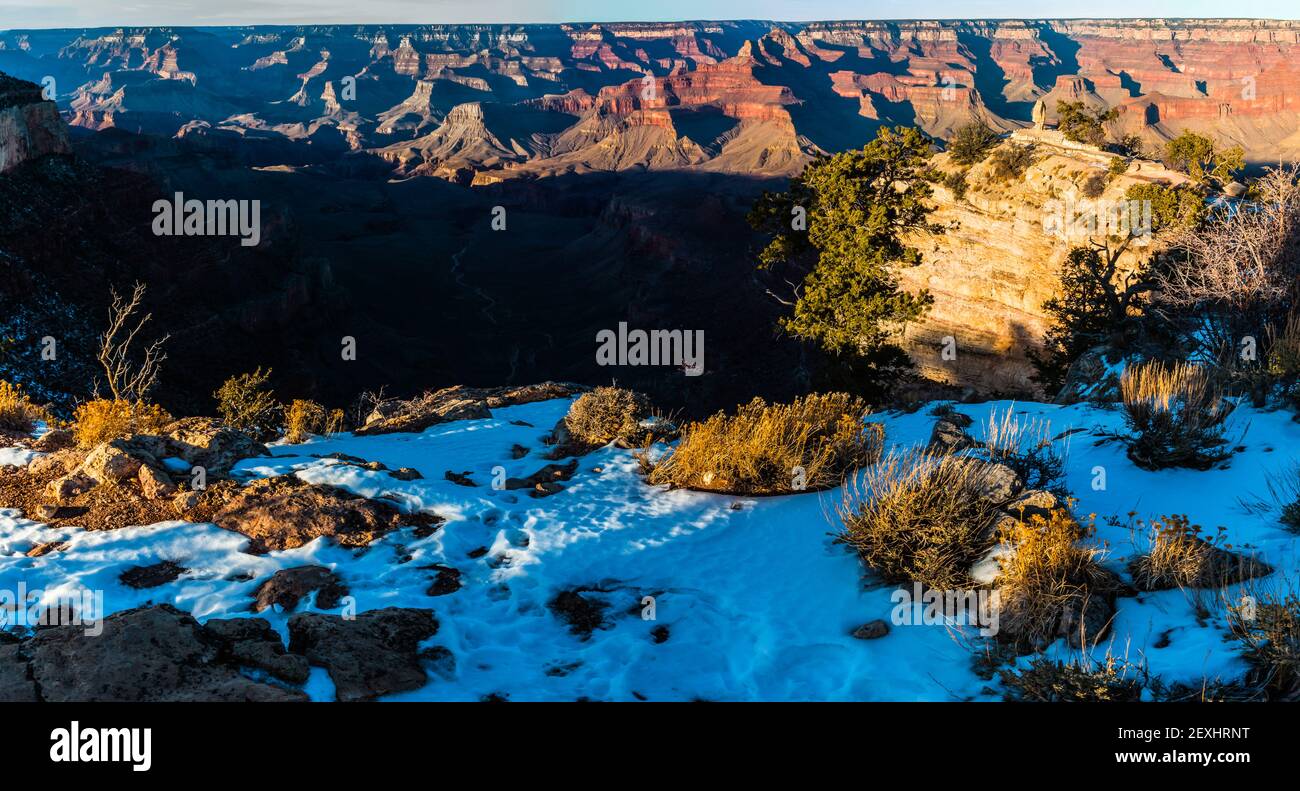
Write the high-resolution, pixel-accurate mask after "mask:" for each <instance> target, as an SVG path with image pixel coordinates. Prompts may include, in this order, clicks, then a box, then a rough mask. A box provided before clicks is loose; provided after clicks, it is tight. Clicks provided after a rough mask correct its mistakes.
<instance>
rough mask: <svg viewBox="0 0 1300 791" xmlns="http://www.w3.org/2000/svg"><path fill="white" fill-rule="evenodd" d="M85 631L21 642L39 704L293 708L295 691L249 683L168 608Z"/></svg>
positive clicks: (47, 632)
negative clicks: (285, 704)
mask: <svg viewBox="0 0 1300 791" xmlns="http://www.w3.org/2000/svg"><path fill="white" fill-rule="evenodd" d="M102 628H103V632H102V633H101V634H98V635H88V634H86V631H87V627H86V626H84V625H68V626H53V627H49V628H45V629H39V630H38V631H37V632H36V635H35V636H34V637H32V638H31V639H29V640H26V641H24V642H23V643H22V653H23V654H24V655H26V656H27V657H28V665H29V668H30V671H31V677H32V679H33V680H34V681H35V682H36V685H37V688H38V689H39V691H40V696H41V698H42V699H43V700H47V701H53V702H64V701H121V702H129V703H137V702H164V701H165V702H197V701H295V700H306V699H307V696H306V695H305V694H303V693H302V692H299V691H296V690H290V689H285V688H283V687H278V686H275V685H272V684H264V683H261V682H258V681H254V680H253V679H250V678H248V677H246V676H244V675H243V674H242V673H240V672H239V667H238V665H237V664H235V663H232V662H229V661H227V660H226V659H225V657H223V655H222V650H221V649H222V644H221V641H220V640H219V639H217V637H216V635H214V634H212V633H210V632H208V631H207V630H205V629H204V628H203V627H202V626H200V625H199V622H198V621H196V620H195V619H194V618H193V617H191V616H190V615H189V614H187V613H183V612H181V611H179V610H177V609H176V608H174V607H172V606H171V605H167V604H162V605H158V606H153V607H138V608H136V609H133V610H126V611H124V612H119V613H115V614H114V615H110V616H108V617H107V618H105V619H104V621H103V623H102Z"/></svg>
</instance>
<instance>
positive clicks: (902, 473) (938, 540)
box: [837, 450, 999, 589]
mask: <svg viewBox="0 0 1300 791" xmlns="http://www.w3.org/2000/svg"><path fill="white" fill-rule="evenodd" d="M985 466H986V462H984V461H982V460H979V459H973V458H969V457H965V456H950V455H946V454H938V455H934V454H929V453H926V452H923V451H918V450H913V451H908V452H904V453H890V454H889V455H888V456H886V457H885V458H883V459H881V460H880V461H879V462H878V463H876V464H874V465H872V466H871V467H868V468H867V469H866V470H864V471H863V473H862V475H861V476H858V477H857V478H856V479H855V480H854V481H853V483H852V484H850V485H849V486H848V487H846V489H845V494H844V500H843V502H842V503H841V504H840V505H839V507H838V509H837V511H838V514H839V517H840V519H841V520H842V521H843V522H844V530H843V531H842V532H841V534H840V540H842V541H843V542H844V543H846V544H848V545H849V546H851V547H853V548H854V549H855V550H857V552H858V555H859V556H860V557H861V558H862V560H863V562H865V563H866V564H867V565H868V566H870V567H871V568H873V569H875V570H876V571H877V572H878V573H879V574H880V575H881V577H883V578H884V580H885V581H886V582H890V583H902V582H909V581H916V582H920V583H921V584H923V585H926V586H928V587H932V588H944V589H952V588H959V587H965V586H967V585H968V584H969V583H970V568H971V565H972V564H974V562H975V561H976V560H978V559H979V558H980V557H981V556H983V555H984V553H986V552H987V551H988V550H989V549H990V548H991V547H992V545H993V535H992V534H993V525H994V524H995V522H996V520H997V518H998V515H999V511H998V509H997V508H996V507H995V506H994V505H993V504H992V503H990V502H989V501H988V500H986V499H985V498H984V497H982V496H981V494H982V492H983V490H984V487H985V485H986V483H985V475H984V471H983V468H984V467H985Z"/></svg>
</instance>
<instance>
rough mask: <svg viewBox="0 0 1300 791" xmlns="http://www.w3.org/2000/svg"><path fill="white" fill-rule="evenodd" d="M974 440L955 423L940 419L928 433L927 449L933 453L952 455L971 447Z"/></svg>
mask: <svg viewBox="0 0 1300 791" xmlns="http://www.w3.org/2000/svg"><path fill="white" fill-rule="evenodd" d="M974 444H975V440H973V439H971V437H970V435H969V434H967V433H966V429H964V428H962V427H961V426H960V425H958V424H957V422H956V421H953V420H950V419H948V418H946V417H944V418H940V419H939V420H938V421H937V422H936V423H935V424H934V429H933V430H932V431H931V432H930V442H929V444H928V445H927V449H928V450H930V451H931V452H934V453H954V452H956V451H959V450H964V449H966V448H969V447H972V446H974Z"/></svg>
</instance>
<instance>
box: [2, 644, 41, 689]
mask: <svg viewBox="0 0 1300 791" xmlns="http://www.w3.org/2000/svg"><path fill="white" fill-rule="evenodd" d="M39 700H40V698H39V697H38V696H37V694H36V682H34V681H32V679H31V676H30V675H29V674H28V672H27V660H26V659H24V658H23V656H22V653H21V649H20V648H19V646H18V645H17V644H14V643H6V644H3V645H0V703H36V702H37V701H39Z"/></svg>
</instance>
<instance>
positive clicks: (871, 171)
mask: <svg viewBox="0 0 1300 791" xmlns="http://www.w3.org/2000/svg"><path fill="white" fill-rule="evenodd" d="M930 156H931V146H930V141H929V140H928V139H927V138H926V137H925V136H924V135H922V134H921V133H920V132H919V131H918V130H916V129H913V128H904V127H897V128H892V129H891V128H882V129H881V130H880V131H879V132H878V133H877V135H876V138H875V139H874V140H873V141H871V142H870V143H868V144H867V145H866V146H864V147H863V148H862V149H861V150H857V151H845V152H842V153H839V154H835V155H834V156H829V157H827V156H823V157H820V158H818V159H816V160H814V161H813V162H811V163H809V164H808V165H807V167H805V168H804V170H803V172H802V173H800V174H799V175H798V176H796V177H794V178H793V179H791V180H790V185H789V189H787V190H786V191H785V192H778V193H772V192H765V193H764V194H763V195H762V196H761V197H759V199H758V200H757V201H756V202H755V204H754V207H753V209H752V210H751V212H750V214H749V222H750V224H751V225H753V227H754V228H755V229H757V230H759V231H762V232H763V233H764V234H765V235H767V236H768V237H769V241H768V243H767V245H766V247H764V249H763V250H762V252H761V253H760V254H759V256H758V259H759V260H758V266H759V268H760V269H762V270H766V271H768V272H770V273H771V274H772V275H773V276H774V277H775V278H777V279H781V280H784V281H785V284H786V285H787V286H789V288H790V291H789V293H788V294H787V295H784V296H783V294H780V293H777V292H776V291H773V290H772V289H770V288H769V289H768V293H769V294H771V295H772V296H773V297H775V298H776V299H777V300H778V301H780V302H781V303H782V304H783V305H786V306H787V307H789V308H791V309H792V310H791V313H790V314H789V315H787V316H785V317H784V318H782V319H781V326H782V327H783V328H784V329H785V330H786V331H788V332H789V333H791V334H792V335H794V336H796V337H799V338H802V339H805V340H808V341H811V342H813V343H814V344H816V345H817V346H818V347H819V348H820V349H822V350H824V351H825V352H827V353H828V354H830V355H832V356H833V357H838V358H841V359H842V360H843V361H844V363H845V364H847V365H849V366H851V367H856V368H858V369H859V370H862V369H863V364H865V366H866V368H867V369H869V368H871V367H872V366H873V365H874V364H876V363H881V364H888V365H891V366H893V365H897V364H898V363H900V362H904V361H905V360H906V357H905V355H903V354H902V352H901V350H900V349H899V348H898V347H897V345H895V344H894V343H892V341H891V339H892V337H893V336H894V334H895V333H896V332H897V331H898V330H900V329H901V328H902V327H903V326H904V325H906V324H907V323H908V322H911V321H915V320H916V319H918V318H920V317H921V316H922V315H923V314H924V313H925V311H926V309H927V308H928V306H929V305H930V303H931V302H932V298H931V297H930V295H929V294H928V293H927V292H925V291H922V292H920V293H919V294H910V293H907V292H905V291H903V290H901V289H900V288H899V286H898V278H897V276H896V274H895V271H894V270H895V268H897V267H902V266H912V265H915V264H917V263H919V262H920V260H921V256H920V253H919V252H918V251H917V250H916V249H915V248H912V247H910V246H908V245H907V244H906V243H905V242H904V241H903V236H904V235H905V234H906V233H908V232H909V231H937V230H938V228H937V227H936V226H933V225H931V224H930V223H929V222H928V221H927V217H928V215H929V213H930V207H929V206H927V205H926V199H927V198H929V197H930V194H931V188H930V184H929V182H928V181H927V179H929V178H931V177H932V176H931V173H930V168H929V159H930ZM781 291H782V292H783V293H784V288H782V289H781Z"/></svg>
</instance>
